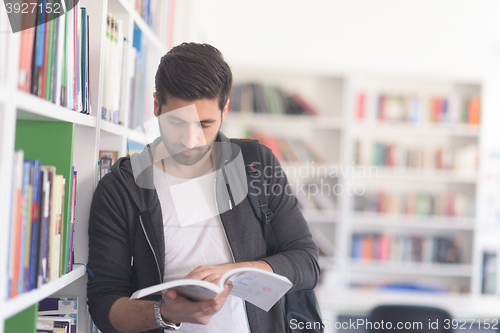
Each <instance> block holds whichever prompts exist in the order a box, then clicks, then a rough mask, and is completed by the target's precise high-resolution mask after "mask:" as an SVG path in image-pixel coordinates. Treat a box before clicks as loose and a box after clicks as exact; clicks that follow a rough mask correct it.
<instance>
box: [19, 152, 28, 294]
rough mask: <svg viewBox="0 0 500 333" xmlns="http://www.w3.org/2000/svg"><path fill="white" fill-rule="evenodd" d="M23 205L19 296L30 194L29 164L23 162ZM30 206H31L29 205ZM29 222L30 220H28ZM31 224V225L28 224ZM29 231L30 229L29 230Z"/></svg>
mask: <svg viewBox="0 0 500 333" xmlns="http://www.w3.org/2000/svg"><path fill="white" fill-rule="evenodd" d="M22 191H23V203H22V211H21V239H20V244H19V246H20V250H19V253H20V255H19V262H18V263H17V265H18V267H17V269H18V270H19V275H18V276H19V280H18V281H17V284H18V287H17V288H18V292H19V294H21V293H23V292H25V291H26V290H25V288H24V275H25V269H24V262H25V257H26V232H27V224H28V204H29V200H30V199H31V194H30V193H29V192H30V163H29V162H27V161H25V162H24V164H23V189H22ZM30 206H31V204H30ZM30 222H31V219H30ZM30 224H31V223H30ZM30 230H31V228H30Z"/></svg>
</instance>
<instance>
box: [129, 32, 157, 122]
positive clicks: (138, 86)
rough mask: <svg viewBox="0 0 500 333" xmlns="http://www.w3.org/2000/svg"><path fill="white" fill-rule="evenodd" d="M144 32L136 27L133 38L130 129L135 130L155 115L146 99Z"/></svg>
mask: <svg viewBox="0 0 500 333" xmlns="http://www.w3.org/2000/svg"><path fill="white" fill-rule="evenodd" d="M142 39H143V34H142V31H141V30H140V29H139V28H137V26H135V28H134V38H133V48H134V50H133V51H132V56H133V61H132V64H133V67H134V68H133V77H132V79H131V85H130V112H129V127H130V128H131V129H135V128H137V127H139V126H140V125H142V124H143V123H144V122H145V121H147V120H148V119H150V118H151V117H152V116H153V115H152V114H153V112H152V111H151V110H153V108H152V107H148V100H147V99H150V98H151V97H150V96H147V97H146V85H147V82H146V79H147V78H146V66H147V57H148V47H147V44H146V43H144V42H143V40H142Z"/></svg>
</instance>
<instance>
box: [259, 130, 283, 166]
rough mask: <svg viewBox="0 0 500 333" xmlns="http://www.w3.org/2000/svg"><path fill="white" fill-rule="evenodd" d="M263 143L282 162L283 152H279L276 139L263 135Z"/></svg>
mask: <svg viewBox="0 0 500 333" xmlns="http://www.w3.org/2000/svg"><path fill="white" fill-rule="evenodd" d="M263 144H265V145H266V146H267V147H268V148H269V149H271V150H272V151H273V153H274V155H275V156H276V158H277V159H278V161H280V163H283V162H284V159H283V154H282V153H281V149H280V146H279V144H278V140H277V139H276V138H275V137H273V136H266V137H264V141H263Z"/></svg>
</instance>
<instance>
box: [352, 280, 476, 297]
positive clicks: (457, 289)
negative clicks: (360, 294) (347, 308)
mask: <svg viewBox="0 0 500 333" xmlns="http://www.w3.org/2000/svg"><path fill="white" fill-rule="evenodd" d="M349 286H350V287H351V288H353V289H364V290H383V291H392V292H394V291H396V292H412V293H414V292H419V293H435V294H446V293H450V292H453V293H455V294H456V293H468V289H467V288H464V287H463V286H461V285H459V284H451V285H450V284H446V285H438V284H436V283H433V284H427V283H421V282H420V281H418V282H416V281H404V282H396V281H394V282H366V281H365V282H350V283H349Z"/></svg>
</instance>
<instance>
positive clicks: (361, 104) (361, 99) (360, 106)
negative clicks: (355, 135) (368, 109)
mask: <svg viewBox="0 0 500 333" xmlns="http://www.w3.org/2000/svg"><path fill="white" fill-rule="evenodd" d="M365 104H366V95H365V93H364V92H360V93H359V94H358V98H357V100H356V113H355V117H356V120H363V119H364V118H365Z"/></svg>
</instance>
